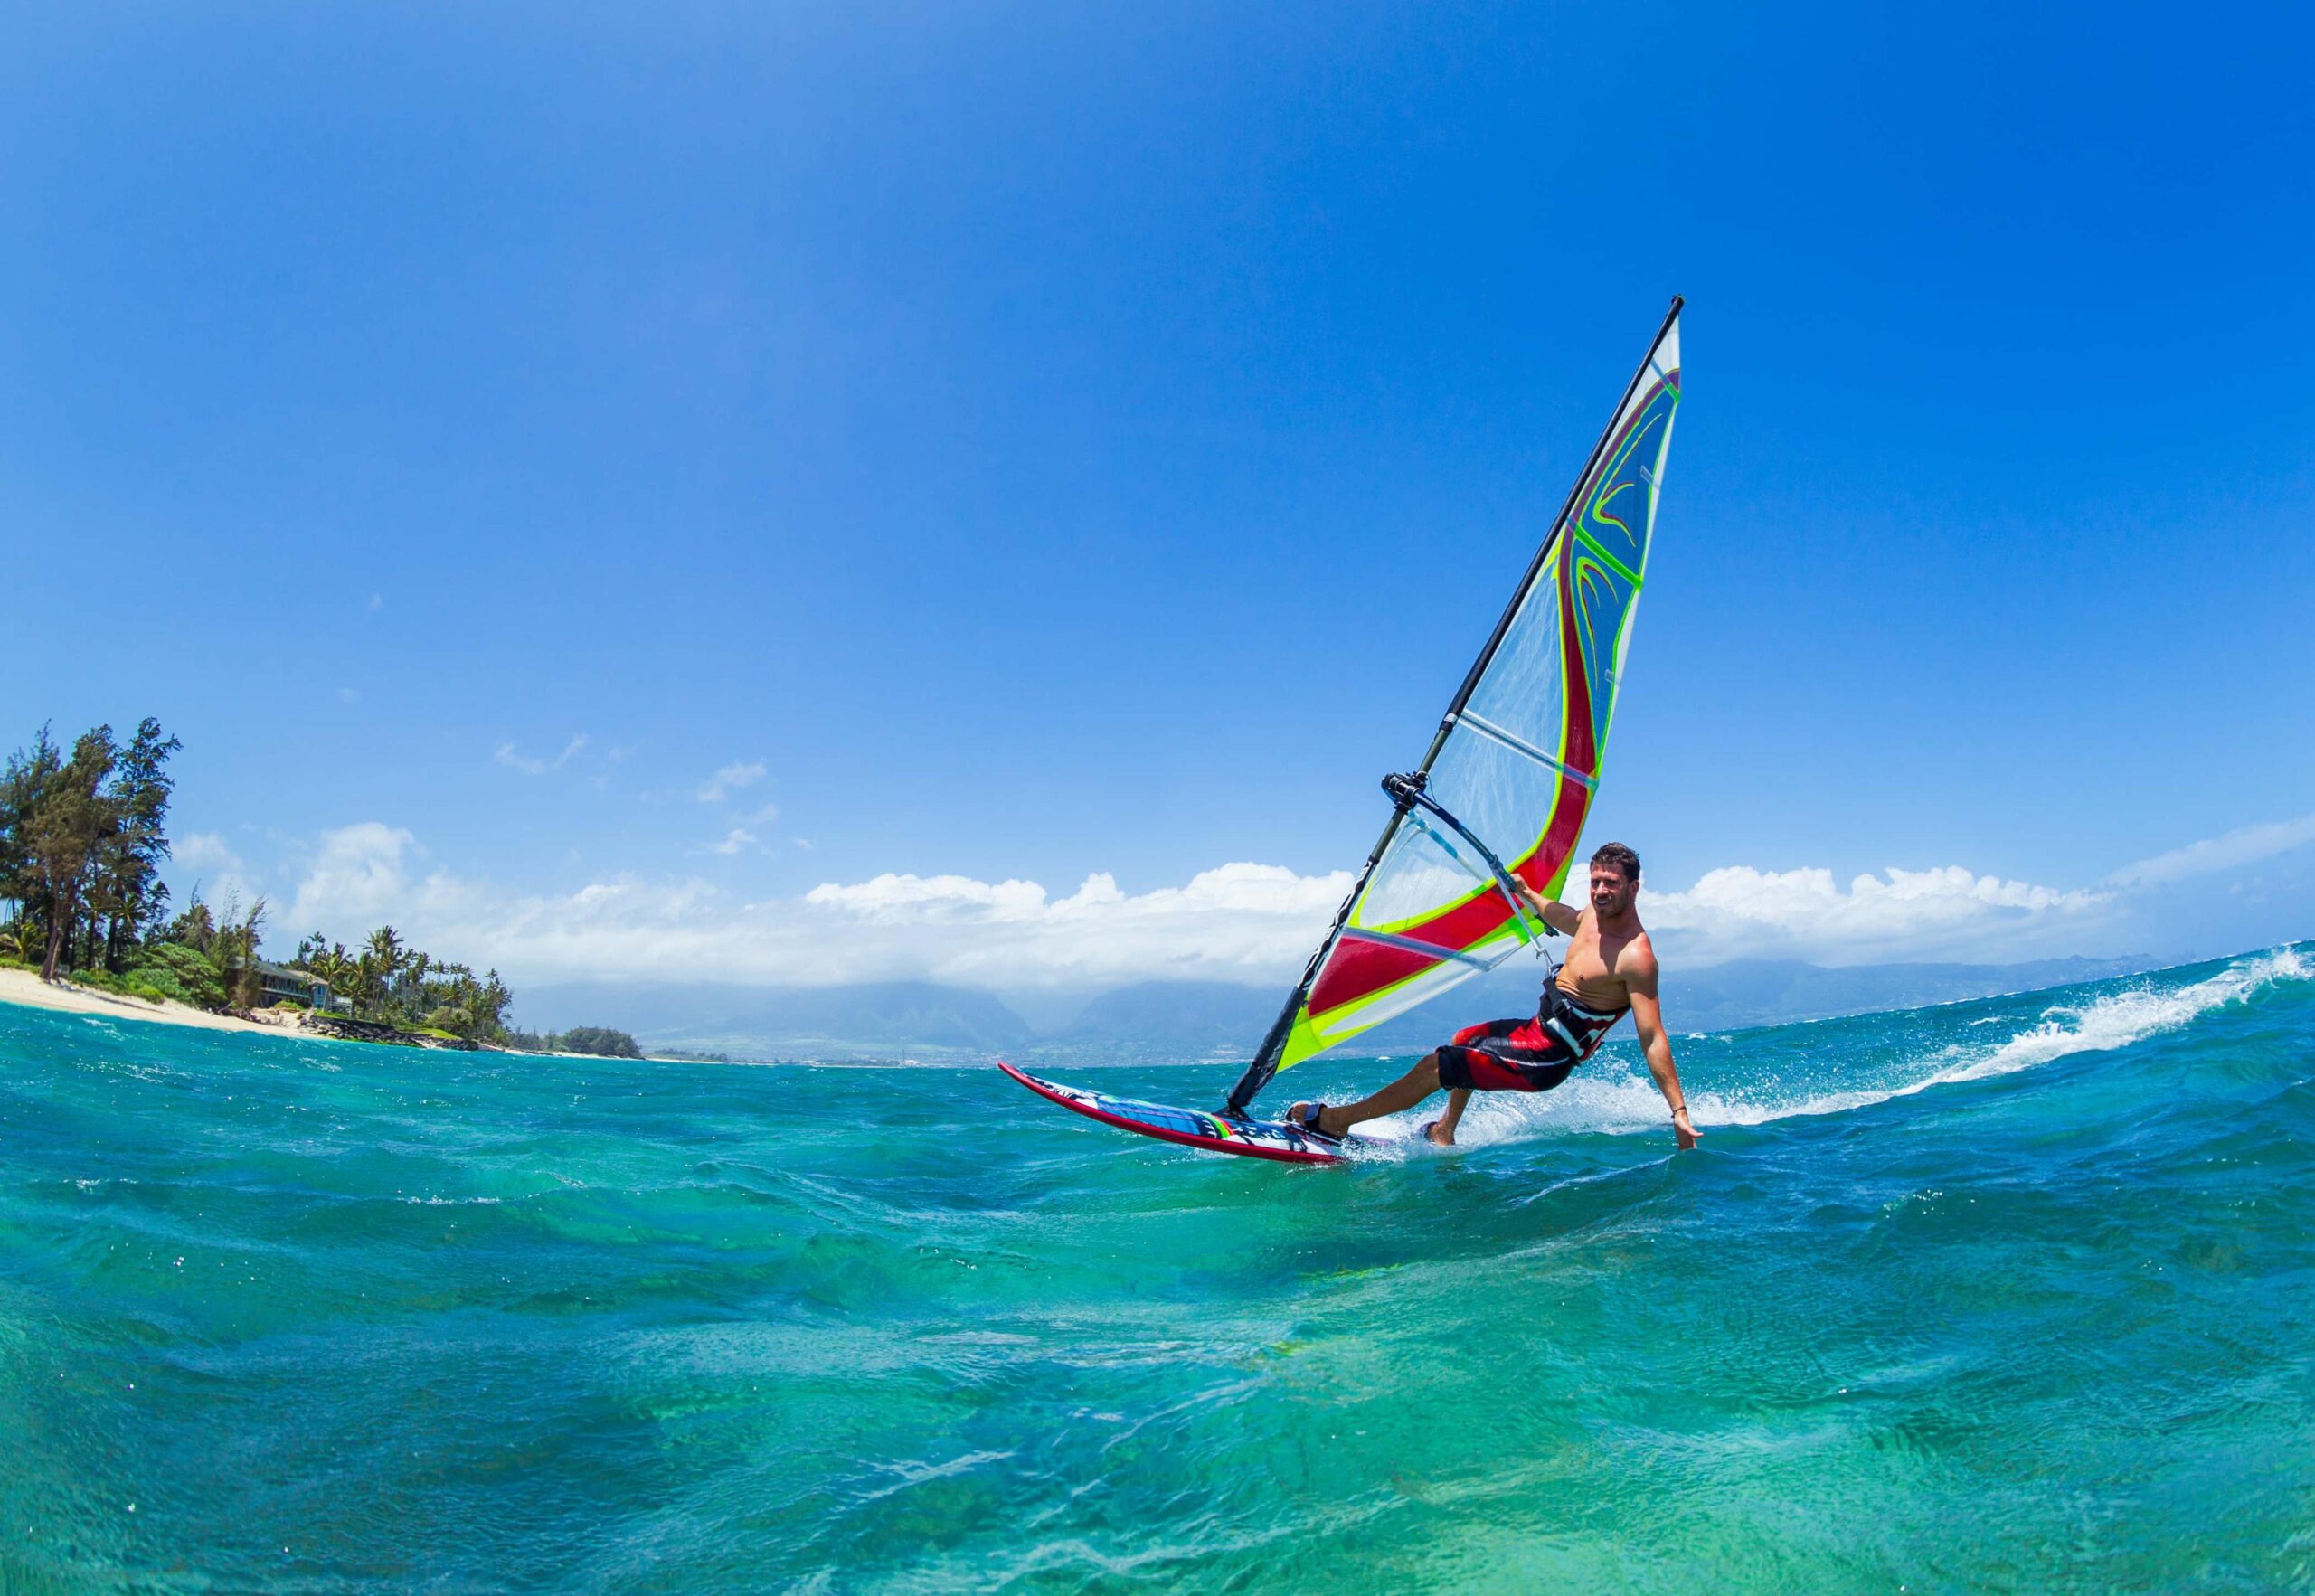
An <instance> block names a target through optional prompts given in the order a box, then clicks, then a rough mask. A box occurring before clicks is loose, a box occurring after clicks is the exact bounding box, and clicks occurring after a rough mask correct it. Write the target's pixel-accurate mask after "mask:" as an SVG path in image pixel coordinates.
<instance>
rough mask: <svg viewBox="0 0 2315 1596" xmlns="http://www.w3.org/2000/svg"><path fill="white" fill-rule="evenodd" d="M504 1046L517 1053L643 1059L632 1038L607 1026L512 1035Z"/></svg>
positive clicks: (574, 1026) (577, 1027)
mask: <svg viewBox="0 0 2315 1596" xmlns="http://www.w3.org/2000/svg"><path fill="white" fill-rule="evenodd" d="M506 1045H507V1046H509V1047H511V1048H513V1049H514V1050H515V1052H517V1053H591V1054H592V1055H593V1056H595V1057H597V1058H606V1059H639V1058H641V1057H642V1056H643V1050H642V1049H641V1048H640V1047H638V1046H637V1045H636V1044H635V1038H634V1037H632V1036H630V1035H628V1034H627V1033H626V1032H624V1031H614V1030H612V1029H611V1028H610V1027H609V1026H608V1025H573V1026H572V1027H571V1029H569V1030H568V1031H549V1032H547V1033H546V1034H544V1035H541V1034H539V1033H537V1032H535V1031H514V1032H510V1033H508V1034H507V1037H506Z"/></svg>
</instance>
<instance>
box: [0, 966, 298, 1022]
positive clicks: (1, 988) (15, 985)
mask: <svg viewBox="0 0 2315 1596" xmlns="http://www.w3.org/2000/svg"><path fill="white" fill-rule="evenodd" d="M0 1003H21V1004H24V1005H25V1006H28V1007H32V1008H53V1009H61V1010H62V1011H63V1012H64V1013H66V1014H78V1015H103V1016H104V1017H106V1018H107V1019H114V1020H146V1021H150V1022H152V1023H154V1024H156V1025H192V1026H194V1027H195V1028H197V1029H200V1030H205V1031H267V1032H271V1033H272V1034H276V1035H279V1034H281V1033H282V1032H284V1031H295V1030H297V1029H298V1028H299V1026H298V1017H297V1016H296V1015H288V1014H285V1015H282V1016H281V1017H280V1018H279V1019H272V1018H267V1019H258V1020H244V1019H240V1018H237V1017H235V1016H234V1015H218V1014H211V1013H209V1012H208V1011H207V1010H206V1009H199V1008H190V1007H187V1006H185V1005H184V1004H182V1003H148V1002H146V1000H145V999H143V998H141V997H117V996H114V995H113V994H111V993H109V992H99V991H97V990H95V989H94V988H93V987H74V986H69V985H61V984H60V985H58V986H54V987H52V986H49V985H48V984H47V983H46V982H44V981H43V980H42V979H41V978H40V977H38V976H36V975H34V974H33V972H32V971H30V970H26V969H0Z"/></svg>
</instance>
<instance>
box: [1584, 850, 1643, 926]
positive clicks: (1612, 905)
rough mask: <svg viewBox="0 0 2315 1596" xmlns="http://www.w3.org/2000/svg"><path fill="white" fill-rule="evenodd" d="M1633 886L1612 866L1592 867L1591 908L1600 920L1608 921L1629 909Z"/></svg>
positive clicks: (1627, 878) (1600, 865)
mask: <svg viewBox="0 0 2315 1596" xmlns="http://www.w3.org/2000/svg"><path fill="white" fill-rule="evenodd" d="M1632 891H1633V886H1632V883H1631V881H1630V878H1629V877H1627V876H1626V875H1625V874H1624V873H1623V872H1622V871H1620V870H1618V869H1617V868H1616V867H1615V866H1614V865H1612V864H1594V865H1593V866H1592V908H1593V909H1595V910H1597V911H1599V914H1600V918H1601V919H1602V920H1606V919H1609V918H1611V917H1612V916H1614V915H1618V914H1621V913H1622V912H1623V911H1625V910H1627V909H1629V908H1630V907H1631V895H1632Z"/></svg>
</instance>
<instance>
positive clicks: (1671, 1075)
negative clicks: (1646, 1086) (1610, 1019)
mask: <svg viewBox="0 0 2315 1596" xmlns="http://www.w3.org/2000/svg"><path fill="white" fill-rule="evenodd" d="M1624 981H1625V987H1626V989H1627V990H1629V991H1630V994H1631V1023H1632V1027H1633V1028H1634V1029H1635V1030H1637V1031H1638V1032H1639V1045H1640V1047H1641V1048H1642V1049H1643V1050H1645V1051H1646V1053H1647V1054H1648V1072H1649V1074H1650V1075H1653V1076H1654V1077H1656V1090H1657V1091H1660V1092H1662V1093H1663V1094H1664V1100H1665V1101H1666V1102H1668V1103H1669V1104H1670V1105H1671V1106H1672V1133H1673V1134H1674V1135H1675V1136H1677V1137H1678V1138H1680V1147H1681V1148H1682V1150H1684V1151H1685V1150H1686V1149H1687V1148H1689V1147H1695V1146H1696V1124H1695V1122H1694V1121H1693V1120H1691V1119H1689V1118H1688V1094H1687V1091H1685V1090H1683V1089H1682V1087H1681V1085H1680V1072H1679V1071H1678V1070H1677V1068H1676V1067H1674V1065H1673V1063H1672V1039H1671V1038H1670V1037H1668V1036H1667V1035H1665V1034H1664V1010H1663V1008H1662V1006H1660V1005H1658V1002H1657V1000H1656V960H1655V959H1652V958H1651V959H1649V960H1648V961H1647V963H1646V965H1645V966H1644V967H1643V968H1641V969H1639V970H1635V971H1633V972H1631V973H1630V974H1629V975H1627V976H1626V977H1624Z"/></svg>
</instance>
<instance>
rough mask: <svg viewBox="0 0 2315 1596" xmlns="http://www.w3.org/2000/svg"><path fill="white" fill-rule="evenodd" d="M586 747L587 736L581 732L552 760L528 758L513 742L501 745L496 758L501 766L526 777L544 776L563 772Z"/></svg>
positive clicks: (564, 745)
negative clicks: (564, 767)
mask: <svg viewBox="0 0 2315 1596" xmlns="http://www.w3.org/2000/svg"><path fill="white" fill-rule="evenodd" d="M586 746H587V734H586V733H585V732H580V733H578V734H577V735H576V736H574V737H572V740H571V741H568V742H566V743H564V744H563V745H562V752H561V753H559V754H557V755H555V756H554V758H553V759H551V760H537V759H531V758H528V757H526V756H524V754H522V753H520V752H518V751H516V750H515V745H514V744H513V743H511V742H502V743H500V744H499V745H498V751H497V754H496V759H497V760H498V762H499V763H500V764H502V765H504V766H506V768H507V769H508V770H520V771H521V772H522V773H523V774H524V775H525V776H543V775H545V774H546V773H547V772H548V771H549V770H562V767H563V766H565V765H567V764H569V763H570V762H571V761H572V759H573V758H575V757H576V756H577V754H578V752H579V751H580V750H581V749H582V748H585V747H586Z"/></svg>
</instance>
